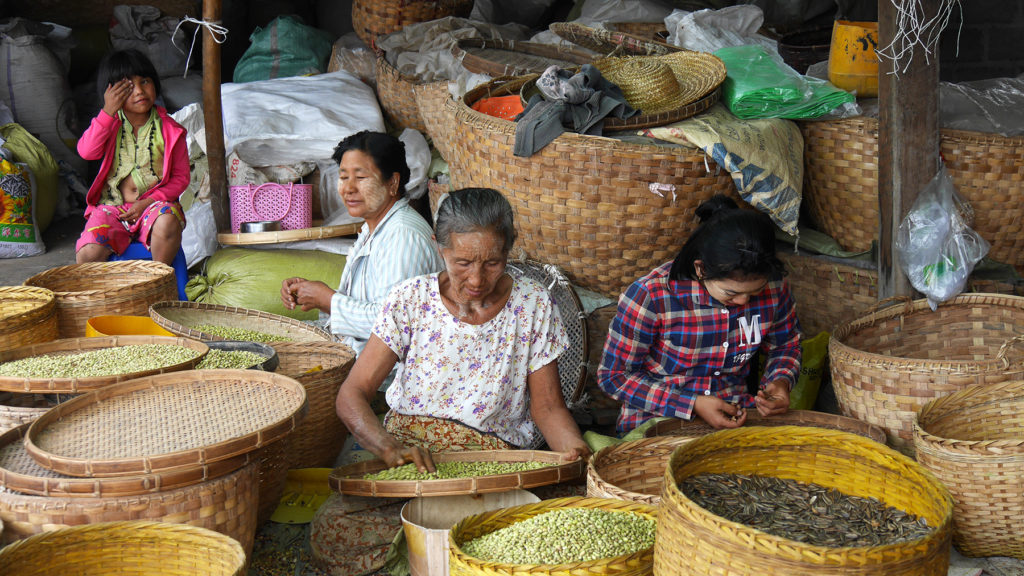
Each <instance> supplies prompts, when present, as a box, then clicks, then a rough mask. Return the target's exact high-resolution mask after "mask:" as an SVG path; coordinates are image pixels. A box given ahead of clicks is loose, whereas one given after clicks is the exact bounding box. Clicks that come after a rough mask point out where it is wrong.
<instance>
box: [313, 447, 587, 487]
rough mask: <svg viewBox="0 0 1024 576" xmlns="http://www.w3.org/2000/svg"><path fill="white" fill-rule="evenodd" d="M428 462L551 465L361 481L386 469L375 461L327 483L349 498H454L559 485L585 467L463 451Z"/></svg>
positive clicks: (337, 472) (531, 454)
mask: <svg viewBox="0 0 1024 576" xmlns="http://www.w3.org/2000/svg"><path fill="white" fill-rule="evenodd" d="M432 458H433V460H434V462H478V461H487V462H547V463H550V464H553V465H550V466H544V467H543V468H538V469H536V470H526V471H523V472H509V473H506V474H490V475H487V476H472V477H466V478H450V479H442V480H364V479H363V478H362V477H363V476H364V475H366V474H370V473H373V472H379V471H381V470H385V469H387V468H389V466H388V465H387V464H385V463H384V461H383V460H380V459H376V458H375V459H373V460H365V461H363V462H356V463H354V464H348V465H346V466H341V467H338V468H335V469H334V470H333V471H332V472H331V474H330V476H329V477H328V482H329V483H330V485H331V489H332V490H334V491H335V492H339V493H341V494H348V495H351V496H373V497H388V498H414V497H419V496H454V495H460V494H485V493H487V492H503V491H505V490H511V489H513V488H522V489H526V488H536V487H538V486H547V485H550V484H560V483H562V482H568V481H571V480H575V479H577V478H580V477H581V476H582V475H583V473H584V468H585V467H586V461H585V460H583V459H582V458H578V459H576V460H567V459H566V458H565V455H564V454H561V453H560V452H552V451H549V450H467V451H460V452H438V453H435V454H433V455H432Z"/></svg>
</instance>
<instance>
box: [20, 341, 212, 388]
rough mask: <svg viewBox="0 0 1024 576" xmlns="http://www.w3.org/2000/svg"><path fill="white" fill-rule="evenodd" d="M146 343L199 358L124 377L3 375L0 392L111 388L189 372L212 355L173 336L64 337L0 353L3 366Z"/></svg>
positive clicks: (203, 346)
mask: <svg viewBox="0 0 1024 576" xmlns="http://www.w3.org/2000/svg"><path fill="white" fill-rule="evenodd" d="M146 344H159V345H165V346H182V347H185V348H191V349H192V350H195V351H196V357H195V358H192V359H191V360H188V361H185V362H180V363H178V364H173V365H170V366H164V367H162V368H156V369H153V370H135V371H132V370H131V369H130V368H126V371H125V372H124V373H122V374H112V375H110V376H92V377H88V378H20V377H15V376H0V390H6V391H8V392H61V393H70V394H74V393H77V392H86V391H88V390H96V389H98V388H102V387H104V386H109V385H110V384H113V383H115V382H122V381H125V380H131V379H133V378H140V377H143V376H149V375H152V374H163V373H169V372H178V371H181V370H190V369H192V368H194V367H195V366H196V364H198V363H199V362H201V361H202V359H203V358H204V357H205V356H206V353H207V352H209V350H210V348H209V347H208V346H207V345H206V344H203V343H202V342H198V341H196V340H192V339H190V338H179V337H172V336H134V335H132V336H101V337H94V338H64V339H62V340H53V341H51V342H44V343H42V344H30V345H28V346H22V347H20V348H15V349H13V350H7V351H3V352H0V364H3V363H4V362H10V361H12V360H20V359H22V358H31V357H34V356H57V355H67V354H77V353H80V352H88V351H90V350H99V349H102V348H113V347H117V346H139V345H146Z"/></svg>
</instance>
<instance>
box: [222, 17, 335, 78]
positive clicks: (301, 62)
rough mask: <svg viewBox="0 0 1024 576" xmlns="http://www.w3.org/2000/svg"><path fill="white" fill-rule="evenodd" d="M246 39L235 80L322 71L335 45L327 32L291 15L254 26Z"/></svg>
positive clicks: (301, 74)
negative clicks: (245, 46) (260, 25)
mask: <svg viewBox="0 0 1024 576" xmlns="http://www.w3.org/2000/svg"><path fill="white" fill-rule="evenodd" d="M249 42H250V44H249V48H248V49H247V50H246V51H245V54H242V58H241V59H240V60H239V61H238V64H236V65H235V74H234V77H233V78H234V81H235V82H254V81H256V80H270V79H273V78H287V77H289V76H304V75H307V74H319V73H321V72H325V71H326V70H327V61H328V59H329V58H330V57H331V49H332V48H333V47H334V45H333V42H334V39H333V38H331V36H330V34H328V33H327V32H325V31H323V30H320V29H317V28H314V27H312V26H307V25H305V24H303V23H302V19H301V18H299V17H298V16H295V15H294V14H288V15H285V16H280V17H278V18H275V19H274V20H273V21H272V22H271V23H270V24H269V25H267V27H266V28H260V27H258V26H257V27H256V30H254V31H253V33H252V35H250V36H249Z"/></svg>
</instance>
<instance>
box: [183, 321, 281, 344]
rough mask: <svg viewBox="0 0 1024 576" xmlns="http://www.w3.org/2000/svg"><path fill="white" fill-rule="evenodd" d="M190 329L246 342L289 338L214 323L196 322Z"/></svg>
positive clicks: (275, 340)
mask: <svg viewBox="0 0 1024 576" xmlns="http://www.w3.org/2000/svg"><path fill="white" fill-rule="evenodd" d="M192 329H193V330H199V331H200V332H205V333H207V334H212V335H214V336H220V337H221V338H226V339H228V340H243V341H246V342H286V341H288V340H290V338H288V337H287V336H278V335H277V334H267V333H266V332H259V331H257V330H249V329H246V328H234V327H231V326H218V325H216V324H196V325H195V326H192Z"/></svg>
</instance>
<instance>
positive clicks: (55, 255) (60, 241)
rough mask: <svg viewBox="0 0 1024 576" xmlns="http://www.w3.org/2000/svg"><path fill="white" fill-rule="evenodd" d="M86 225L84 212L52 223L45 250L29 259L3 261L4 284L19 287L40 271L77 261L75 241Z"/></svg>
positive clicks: (0, 268) (45, 235)
mask: <svg viewBox="0 0 1024 576" xmlns="http://www.w3.org/2000/svg"><path fill="white" fill-rule="evenodd" d="M84 226H85V218H83V217H82V215H81V214H74V215H71V216H68V217H66V218H63V219H61V220H55V221H53V222H51V223H50V226H49V228H47V229H46V231H45V232H43V243H44V244H46V252H45V253H43V254H40V255H38V256H29V257H26V258H9V259H5V260H0V284H2V285H4V286H19V285H21V284H24V283H25V280H28V279H29V278H31V277H32V276H34V275H36V274H38V273H40V272H44V271H46V270H49V269H50V268H57V267H59V266H66V265H68V264H74V263H75V241H76V240H78V236H79V235H80V234H81V233H82V227H84Z"/></svg>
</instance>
